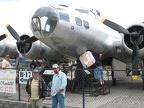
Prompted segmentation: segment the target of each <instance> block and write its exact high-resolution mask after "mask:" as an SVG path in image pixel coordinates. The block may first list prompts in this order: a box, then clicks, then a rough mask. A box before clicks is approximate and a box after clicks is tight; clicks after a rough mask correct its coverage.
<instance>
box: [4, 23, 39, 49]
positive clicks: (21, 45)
mask: <svg viewBox="0 0 144 108" xmlns="http://www.w3.org/2000/svg"><path fill="white" fill-rule="evenodd" d="M6 28H7V29H8V31H9V32H10V34H11V35H12V36H13V37H14V38H15V39H16V40H17V43H16V44H17V46H19V50H20V52H21V50H22V49H24V52H25V49H26V47H27V44H26V43H29V44H30V43H33V42H35V41H37V40H38V39H37V38H36V37H35V36H32V37H30V38H28V39H26V40H21V38H20V36H19V35H18V33H17V32H16V31H15V30H14V29H13V28H12V26H10V25H9V24H7V25H6Z"/></svg>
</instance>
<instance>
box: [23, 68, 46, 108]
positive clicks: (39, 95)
mask: <svg viewBox="0 0 144 108" xmlns="http://www.w3.org/2000/svg"><path fill="white" fill-rule="evenodd" d="M25 88H26V92H27V94H28V95H29V96H30V100H31V105H32V108H36V104H37V105H38V108H43V105H42V100H43V99H44V98H45V97H46V94H47V90H46V84H45V81H44V80H43V79H42V78H41V77H39V70H36V69H34V70H33V77H32V78H30V79H29V80H28V81H27V85H26V87H25Z"/></svg>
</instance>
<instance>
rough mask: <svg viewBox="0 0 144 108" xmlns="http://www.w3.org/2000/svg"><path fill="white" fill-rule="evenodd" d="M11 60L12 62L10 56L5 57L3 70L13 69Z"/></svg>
mask: <svg viewBox="0 0 144 108" xmlns="http://www.w3.org/2000/svg"><path fill="white" fill-rule="evenodd" d="M9 60H10V56H9V55H8V54H7V55H5V57H4V59H3V61H2V68H3V69H6V68H12V66H11V64H10V62H9Z"/></svg>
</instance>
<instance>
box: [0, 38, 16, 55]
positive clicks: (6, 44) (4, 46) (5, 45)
mask: <svg viewBox="0 0 144 108" xmlns="http://www.w3.org/2000/svg"><path fill="white" fill-rule="evenodd" d="M6 54H9V55H10V57H17V56H18V53H17V50H16V46H15V40H14V39H11V38H6V39H4V40H1V41H0V57H4V56H5V55H6Z"/></svg>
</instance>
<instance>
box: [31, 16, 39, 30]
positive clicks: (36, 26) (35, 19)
mask: <svg viewBox="0 0 144 108" xmlns="http://www.w3.org/2000/svg"><path fill="white" fill-rule="evenodd" d="M32 21H33V24H32V27H33V30H34V31H37V30H39V31H40V30H41V26H40V19H39V17H33V18H32Z"/></svg>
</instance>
